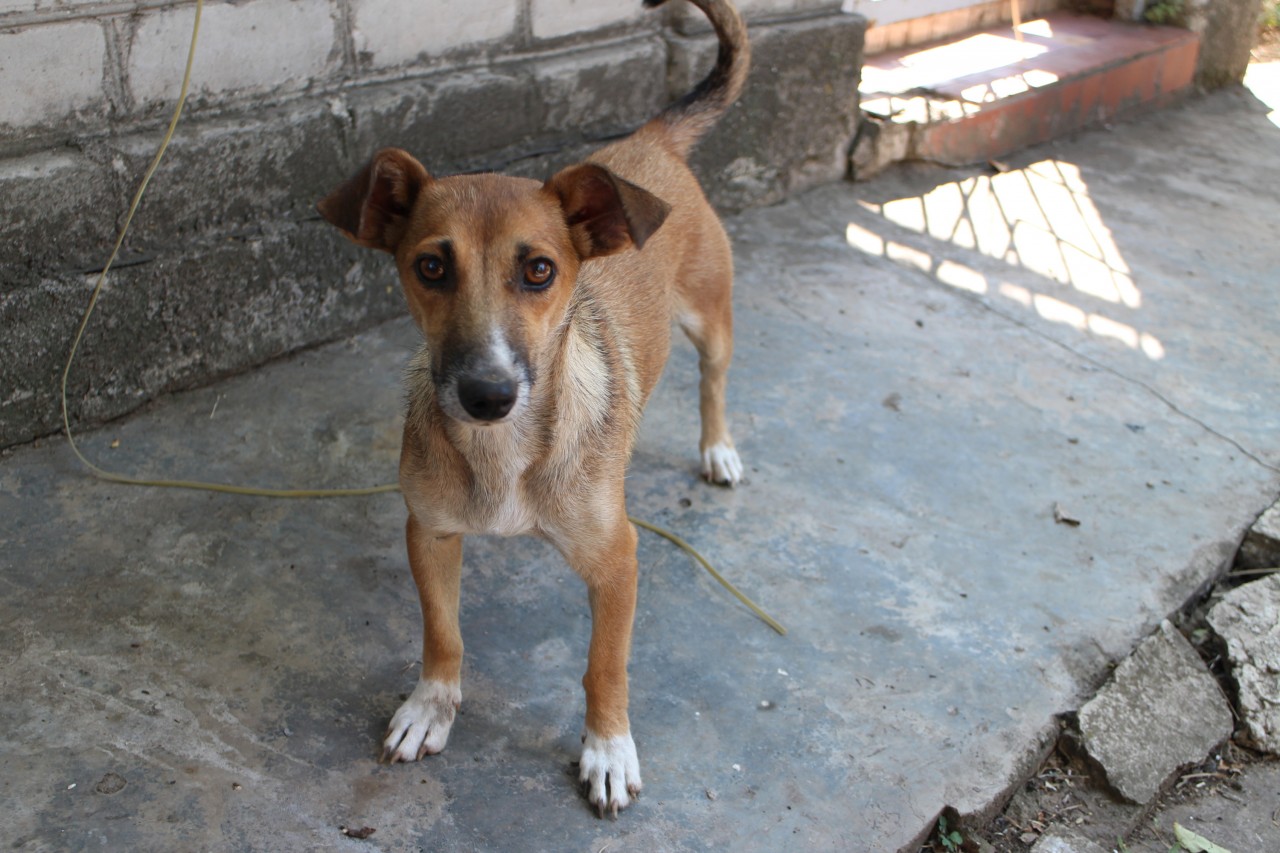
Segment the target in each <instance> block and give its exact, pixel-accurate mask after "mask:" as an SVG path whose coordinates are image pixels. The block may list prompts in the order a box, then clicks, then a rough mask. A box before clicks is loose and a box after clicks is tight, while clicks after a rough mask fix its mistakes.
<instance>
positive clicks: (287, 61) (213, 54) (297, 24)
mask: <svg viewBox="0 0 1280 853" xmlns="http://www.w3.org/2000/svg"><path fill="white" fill-rule="evenodd" d="M194 17H195V7H193V6H180V7H178V8H176V9H164V10H161V11H155V12H150V13H147V14H146V15H144V16H143V17H142V19H141V20H140V21H139V22H138V24H137V26H136V29H135V30H134V32H133V37H132V40H131V45H130V48H129V60H128V83H127V85H128V88H129V91H130V92H131V93H132V95H133V97H134V98H135V99H136V100H137V101H138V103H139V105H141V106H144V107H145V106H147V105H148V104H151V103H153V102H155V101H161V100H164V101H169V100H172V99H173V98H175V97H176V96H177V94H178V87H179V86H180V84H181V82H182V70H183V67H184V65H185V64H186V60H187V50H188V48H189V46H190V44H191V25H192V21H193V19H194ZM339 55H340V54H339V51H338V50H337V48H336V24H335V22H334V17H333V7H332V6H331V5H330V3H329V2H328V0H253V2H250V3H237V4H234V5H233V4H230V3H213V4H209V5H207V6H206V7H205V10H204V14H203V17H202V19H201V23H200V43H199V46H198V47H197V49H196V58H195V64H194V66H193V68H192V72H191V88H192V91H193V93H196V94H203V95H206V96H215V97H216V96H219V95H224V94H228V93H231V92H235V91H239V90H244V89H253V90H263V91H267V90H269V91H271V92H272V93H278V92H281V91H287V90H290V89H298V88H301V87H303V86H305V85H307V83H309V82H311V81H312V80H314V79H316V78H319V77H323V76H325V75H326V74H327V73H328V72H329V71H330V70H332V69H334V68H336V63H337V59H338V57H339Z"/></svg>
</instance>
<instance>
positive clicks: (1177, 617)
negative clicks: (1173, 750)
mask: <svg viewBox="0 0 1280 853" xmlns="http://www.w3.org/2000/svg"><path fill="white" fill-rule="evenodd" d="M1277 505H1278V506H1280V501H1277ZM1227 573H1228V565H1224V566H1222V567H1221V569H1220V571H1219V572H1217V573H1216V575H1215V576H1214V577H1213V578H1211V579H1210V580H1208V581H1206V582H1205V583H1204V584H1202V585H1201V587H1200V588H1199V589H1197V590H1196V591H1195V592H1194V593H1193V594H1192V595H1191V596H1189V597H1188V599H1187V601H1186V602H1185V603H1184V604H1183V606H1181V607H1179V608H1177V609H1176V610H1175V611H1174V612H1173V613H1171V614H1170V616H1169V618H1167V619H1164V620H1162V621H1161V622H1160V623H1159V625H1158V626H1157V627H1156V629H1155V630H1154V631H1152V632H1151V633H1150V634H1148V635H1147V636H1146V637H1144V638H1143V639H1142V640H1140V641H1139V642H1138V643H1136V644H1135V646H1134V648H1133V650H1132V651H1131V652H1130V653H1129V654H1128V655H1126V656H1125V657H1124V658H1123V659H1121V660H1119V661H1117V662H1116V663H1115V666H1114V667H1113V668H1112V670H1111V672H1110V673H1109V674H1107V675H1106V676H1104V677H1103V678H1102V679H1101V680H1100V683H1099V684H1097V685H1095V686H1094V688H1093V690H1092V691H1091V693H1090V694H1089V698H1088V699H1085V698H1084V697H1082V698H1081V701H1080V703H1079V707H1078V708H1076V709H1073V710H1065V711H1062V712H1060V713H1059V714H1058V715H1056V716H1055V717H1054V718H1053V719H1052V720H1051V721H1050V722H1049V723H1048V724H1047V725H1046V727H1045V729H1044V730H1043V732H1042V733H1041V736H1040V737H1039V738H1038V739H1037V741H1036V743H1035V744H1034V746H1033V747H1032V748H1030V749H1028V750H1027V751H1026V752H1025V754H1024V756H1023V757H1022V759H1021V760H1020V761H1019V762H1018V768H1019V771H1018V772H1015V773H1012V774H1011V775H1010V783H1009V784H1008V785H1007V786H1005V788H1004V789H1003V790H1002V791H1001V792H1000V793H999V794H998V795H997V796H995V797H993V798H991V800H990V801H989V802H988V803H986V804H984V805H983V806H981V807H980V808H976V809H970V810H967V811H965V812H961V811H958V810H957V809H956V808H955V807H954V806H952V805H950V804H948V805H945V806H944V807H943V808H942V809H940V810H939V811H938V813H937V814H935V815H934V816H933V817H932V819H930V820H929V821H928V822H927V823H926V824H925V825H924V826H923V827H922V828H921V830H920V832H919V833H918V834H917V835H916V836H915V837H914V838H913V840H912V842H911V843H910V844H907V845H904V846H903V847H901V848H899V850H898V853H919V851H920V850H921V849H922V848H923V847H924V846H925V845H926V844H927V843H929V842H930V840H931V839H934V838H936V836H937V834H938V829H939V818H946V820H947V824H948V827H949V829H954V830H957V831H959V832H960V834H961V835H962V836H963V837H964V838H965V839H970V838H974V839H978V840H980V841H981V842H982V843H985V842H986V839H985V838H984V837H983V836H984V833H985V832H986V831H987V829H988V827H989V826H990V825H991V824H992V822H993V821H994V820H995V819H996V818H997V817H998V816H999V815H1001V814H1003V813H1004V812H1005V810H1006V809H1007V808H1008V806H1009V803H1010V802H1011V801H1012V799H1013V798H1014V796H1016V795H1017V793H1018V792H1019V791H1020V790H1022V789H1023V788H1024V787H1025V786H1026V785H1027V784H1028V783H1029V782H1030V781H1031V780H1032V779H1034V778H1035V777H1036V775H1037V774H1038V773H1040V772H1041V770H1042V768H1043V767H1044V766H1045V764H1046V763H1047V762H1048V760H1049V758H1050V756H1052V755H1053V754H1054V753H1055V752H1061V753H1062V754H1063V755H1065V756H1068V757H1069V758H1070V759H1072V760H1074V761H1077V762H1079V764H1080V765H1081V766H1083V767H1085V768H1088V770H1089V778H1090V780H1091V781H1092V782H1093V784H1094V785H1095V786H1096V787H1098V788H1099V789H1100V790H1104V791H1107V792H1109V793H1110V795H1111V796H1113V797H1116V798H1117V801H1118V802H1122V803H1129V804H1130V805H1132V806H1133V807H1134V811H1133V812H1132V814H1131V815H1130V817H1129V819H1128V820H1127V822H1126V824H1125V826H1123V827H1121V828H1122V829H1123V830H1124V832H1123V837H1126V838H1127V837H1128V836H1129V835H1130V834H1132V833H1133V832H1136V831H1137V830H1138V828H1139V827H1140V826H1141V824H1142V823H1143V822H1144V821H1145V820H1147V818H1148V817H1149V816H1150V814H1151V812H1152V810H1153V809H1155V808H1156V806H1157V805H1158V804H1159V802H1160V799H1161V797H1163V796H1164V795H1165V794H1167V793H1168V792H1169V791H1170V790H1171V789H1172V788H1173V786H1174V785H1176V784H1177V782H1178V780H1179V779H1180V778H1181V777H1182V774H1184V773H1186V772H1187V771H1188V770H1189V769H1193V768H1195V767H1197V766H1199V765H1200V764H1201V763H1203V761H1204V760H1205V759H1206V758H1209V757H1212V756H1213V754H1214V752H1215V751H1217V750H1220V749H1221V748H1222V747H1223V745H1224V744H1225V743H1227V742H1233V743H1241V744H1242V745H1243V746H1245V747H1246V748H1252V749H1256V747H1253V746H1252V745H1251V744H1250V743H1249V742H1248V739H1247V738H1246V739H1245V740H1244V741H1241V735H1242V732H1243V723H1242V721H1241V719H1240V715H1239V711H1238V709H1239V698H1238V696H1237V694H1236V693H1235V692H1234V690H1233V689H1231V682H1230V679H1231V673H1230V672H1227V673H1226V674H1225V675H1224V674H1220V673H1217V672H1214V671H1213V670H1212V668H1211V667H1210V666H1209V663H1208V661H1207V660H1206V658H1205V656H1206V655H1212V656H1214V657H1218V658H1220V659H1221V660H1224V661H1225V660H1226V655H1225V649H1226V641H1225V640H1224V639H1223V638H1222V637H1221V636H1219V635H1217V634H1216V632H1215V633H1213V634H1212V636H1209V637H1206V638H1205V639H1204V640H1201V641H1199V642H1195V643H1192V642H1191V641H1190V640H1189V639H1188V637H1187V633H1190V631H1191V625H1190V619H1191V617H1192V614H1193V613H1194V612H1196V611H1202V610H1204V608H1206V607H1208V606H1209V605H1210V603H1211V596H1212V594H1213V593H1214V591H1215V590H1218V589H1219V588H1220V587H1221V585H1222V584H1223V582H1224V581H1226V580H1227V579H1228V574H1227ZM1268 582H1269V583H1274V584H1276V585H1277V586H1278V587H1280V576H1272V578H1269V579H1268ZM1255 583H1256V582H1255ZM1170 630H1172V631H1173V632H1175V633H1177V635H1178V637H1180V638H1181V639H1182V641H1183V642H1184V643H1186V644H1187V645H1188V647H1189V648H1190V649H1192V650H1193V652H1194V653H1195V654H1196V657H1197V660H1198V661H1199V665H1200V666H1201V667H1203V669H1204V672H1205V673H1206V674H1207V675H1208V676H1209V677H1210V678H1211V679H1212V680H1213V682H1214V688H1215V690H1216V691H1217V692H1218V694H1219V695H1220V696H1221V697H1222V699H1223V701H1224V702H1225V703H1226V704H1227V706H1228V708H1229V709H1230V714H1231V721H1232V724H1233V725H1232V729H1231V730H1230V731H1229V732H1228V733H1227V734H1225V736H1223V737H1222V738H1220V739H1216V742H1215V743H1213V744H1212V745H1210V746H1209V747H1208V748H1207V749H1206V750H1205V753H1204V755H1203V756H1199V757H1197V758H1195V759H1190V760H1188V761H1186V762H1184V763H1181V764H1179V765H1178V766H1177V767H1176V768H1174V769H1173V770H1172V771H1171V772H1170V774H1169V775H1168V776H1167V778H1165V779H1164V780H1163V782H1162V784H1161V785H1160V787H1159V789H1158V790H1156V792H1155V793H1154V794H1152V795H1151V796H1150V797H1149V798H1147V799H1146V800H1145V801H1143V802H1140V803H1133V802H1132V801H1130V800H1127V799H1126V798H1125V797H1124V796H1123V795H1122V794H1120V793H1119V792H1117V791H1116V790H1115V788H1114V786H1113V785H1112V784H1111V782H1110V780H1109V779H1108V777H1107V773H1106V769H1105V768H1104V767H1103V766H1102V765H1101V764H1100V763H1099V762H1098V761H1097V760H1095V759H1094V757H1093V756H1092V755H1090V754H1089V752H1088V750H1087V749H1086V748H1085V747H1084V745H1083V744H1082V738H1081V734H1080V729H1079V714H1080V709H1081V708H1084V707H1085V706H1086V705H1087V704H1088V703H1089V702H1090V701H1092V700H1093V699H1094V698H1096V697H1097V695H1098V694H1099V693H1100V692H1101V691H1102V690H1103V689H1104V688H1105V687H1106V686H1107V685H1108V684H1110V683H1111V681H1112V680H1113V678H1114V675H1115V672H1116V671H1117V670H1119V669H1120V667H1121V666H1122V665H1124V664H1125V663H1126V662H1128V661H1131V660H1133V658H1134V656H1135V654H1136V653H1137V652H1138V650H1139V649H1140V648H1142V647H1143V645H1144V644H1145V643H1148V642H1149V641H1151V640H1152V639H1153V638H1155V637H1158V636H1160V635H1161V634H1167V632H1168V631H1170ZM1210 631H1213V629H1212V628H1210ZM1224 682H1226V683H1225V684H1224ZM1054 827H1055V825H1054V824H1050V826H1049V827H1048V829H1047V830H1046V832H1045V833H1044V834H1043V835H1042V836H1041V837H1042V838H1053V837H1060V838H1061V839H1063V840H1073V839H1074V838H1075V836H1074V835H1072V834H1071V830H1070V828H1069V827H1061V829H1062V832H1061V833H1058V834H1057V836H1055V835H1054V833H1053V832H1052V830H1053V829H1054ZM1086 841H1087V839H1086ZM1038 843H1039V842H1037V844H1038ZM1088 843H1092V842H1088ZM935 849H938V848H937V847H936V846H935ZM1057 849H1058V848H1055V847H1054V846H1053V845H1052V844H1049V845H1047V846H1045V847H1040V846H1036V847H1033V850H1035V851H1039V852H1040V853H1053V851H1055V850H1057ZM1068 849H1074V848H1068ZM1087 849H1088V848H1087V847H1086V848H1082V850H1087Z"/></svg>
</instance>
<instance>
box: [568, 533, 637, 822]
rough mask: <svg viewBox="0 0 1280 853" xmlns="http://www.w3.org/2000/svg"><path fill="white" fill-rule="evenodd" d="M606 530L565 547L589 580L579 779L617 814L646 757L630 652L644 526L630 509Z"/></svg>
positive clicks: (595, 801)
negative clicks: (632, 708)
mask: <svg viewBox="0 0 1280 853" xmlns="http://www.w3.org/2000/svg"><path fill="white" fill-rule="evenodd" d="M600 532H601V533H602V534H603V535H601V536H599V537H596V536H591V537H582V538H581V539H580V540H579V542H581V543H582V544H578V545H576V546H575V547H571V548H569V549H562V550H564V551H565V555H566V557H567V558H568V560H569V563H570V565H572V566H573V569H574V571H576V572H577V573H578V574H579V575H581V577H582V579H583V580H584V581H586V583H587V592H588V595H589V598H590V602H591V648H590V651H589V652H588V657H587V674H586V675H585V676H583V679H582V686H583V687H584V688H585V689H586V694H587V718H586V731H585V732H584V734H583V738H582V759H581V761H580V763H579V773H578V779H579V781H580V782H581V783H582V785H583V786H584V787H585V788H586V793H587V799H588V800H589V801H590V802H591V804H592V805H593V806H595V807H596V810H597V811H598V812H599V813H600V814H601V816H603V815H604V812H605V810H606V809H609V810H611V811H612V812H613V813H614V814H615V815H616V814H617V812H618V809H622V808H626V807H627V805H629V804H630V802H631V800H632V798H634V797H638V796H639V795H640V786H641V783H640V761H639V759H638V758H637V757H636V745H635V742H634V741H633V740H632V739H631V723H630V720H629V718H628V716H627V659H628V658H629V657H630V655H631V624H632V621H633V620H634V618H635V612H636V529H635V528H634V527H632V526H631V523H630V522H629V521H627V519H626V514H625V512H621V513H620V514H619V518H618V523H616V524H615V525H614V526H613V529H611V530H604V531H600Z"/></svg>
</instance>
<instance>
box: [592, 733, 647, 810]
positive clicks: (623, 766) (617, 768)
mask: <svg viewBox="0 0 1280 853" xmlns="http://www.w3.org/2000/svg"><path fill="white" fill-rule="evenodd" d="M578 766H579V768H580V769H579V771H578V781H579V782H580V783H581V784H582V786H583V787H584V788H586V792H587V801H588V802H590V803H591V805H593V806H595V807H596V811H597V812H599V814H600V816H601V817H604V813H605V810H606V809H608V810H610V811H612V812H613V815H614V817H617V816H618V809H625V808H626V807H627V806H628V805H630V804H631V801H632V800H633V799H635V798H637V797H639V796H640V787H641V783H640V759H639V758H637V757H636V744H635V741H633V740H632V739H631V733H630V732H628V733H627V734H624V735H614V736H613V737H600V736H599V735H597V734H596V733H595V732H593V731H591V729H587V733H586V735H585V736H583V738H582V760H581V762H579V765H578Z"/></svg>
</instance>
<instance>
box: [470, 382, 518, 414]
mask: <svg viewBox="0 0 1280 853" xmlns="http://www.w3.org/2000/svg"><path fill="white" fill-rule="evenodd" d="M516 393H517V391H516V383H515V381H514V380H511V379H488V378H485V379H480V378H475V377H467V378H463V379H459V380H458V402H460V403H462V408H464V409H466V410H467V414H468V415H471V417H473V418H475V419H476V420H478V421H496V420H499V419H501V418H504V417H506V415H507V412H509V411H511V408H512V407H513V406H515V404H516Z"/></svg>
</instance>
